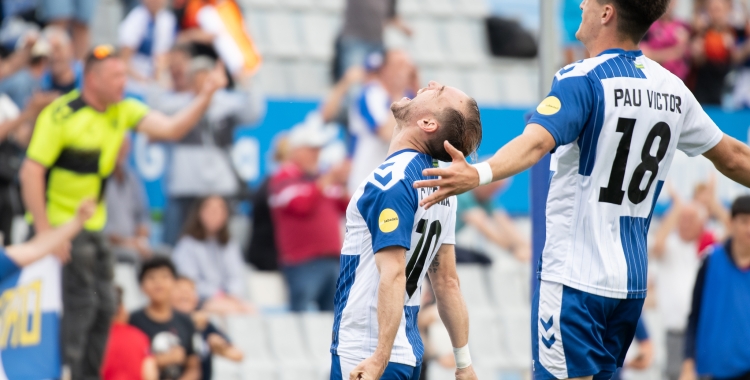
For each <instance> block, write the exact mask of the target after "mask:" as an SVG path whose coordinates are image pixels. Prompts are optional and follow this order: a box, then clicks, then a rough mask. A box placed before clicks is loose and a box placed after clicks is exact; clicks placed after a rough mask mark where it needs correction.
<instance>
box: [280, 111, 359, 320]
mask: <svg viewBox="0 0 750 380" xmlns="http://www.w3.org/2000/svg"><path fill="white" fill-rule="evenodd" d="M288 140H289V145H290V152H289V160H288V162H287V163H286V164H285V165H284V166H282V167H281V168H280V170H279V171H278V172H277V173H276V174H274V175H273V177H271V180H270V183H269V193H270V196H269V200H268V203H269V206H270V208H271V217H272V220H273V223H274V234H275V238H276V246H277V248H278V251H279V263H280V264H281V267H282V270H283V273H284V277H285V278H286V281H287V284H288V288H289V299H290V304H291V308H292V311H295V312H297V311H305V310H307V309H308V307H309V306H310V303H313V302H314V303H316V304H317V306H318V308H319V309H320V310H324V311H333V298H334V295H335V292H336V280H337V279H338V274H339V253H340V252H341V242H342V240H341V232H340V228H339V226H340V222H341V218H342V217H343V215H344V213H345V212H346V207H347V204H348V203H349V197H348V195H347V194H346V191H345V185H346V179H347V177H348V171H347V169H346V166H345V165H343V166H339V167H335V168H333V169H331V170H330V171H329V172H327V173H325V174H323V175H319V169H318V157H319V155H320V150H321V148H322V147H323V146H325V145H326V144H327V142H328V140H330V134H327V133H325V131H324V129H323V128H322V127H321V126H320V125H316V124H314V123H312V122H311V123H307V124H300V125H298V126H295V127H294V128H292V131H291V132H290V133H289V138H288Z"/></svg>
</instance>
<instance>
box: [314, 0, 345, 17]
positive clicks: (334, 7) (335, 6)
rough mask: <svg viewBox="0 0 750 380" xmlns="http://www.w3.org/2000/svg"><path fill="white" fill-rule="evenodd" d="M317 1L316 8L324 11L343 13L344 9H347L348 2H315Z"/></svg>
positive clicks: (331, 0)
mask: <svg viewBox="0 0 750 380" xmlns="http://www.w3.org/2000/svg"><path fill="white" fill-rule="evenodd" d="M314 1H315V7H316V8H318V7H319V8H320V9H322V10H325V11H328V12H332V13H337V14H338V13H341V12H343V11H344V7H346V0H314Z"/></svg>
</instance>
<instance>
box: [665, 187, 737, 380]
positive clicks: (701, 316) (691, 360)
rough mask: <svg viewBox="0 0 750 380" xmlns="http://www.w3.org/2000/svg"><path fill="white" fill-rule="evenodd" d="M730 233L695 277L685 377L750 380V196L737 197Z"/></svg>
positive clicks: (682, 377)
mask: <svg viewBox="0 0 750 380" xmlns="http://www.w3.org/2000/svg"><path fill="white" fill-rule="evenodd" d="M730 234H731V236H732V238H731V239H730V240H729V241H727V242H726V243H723V244H717V245H715V246H713V247H712V249H711V252H709V253H708V254H707V255H706V257H705V259H704V260H703V264H702V265H701V268H700V271H699V272H698V277H697V279H696V280H695V289H694V290H693V300H692V310H691V312H690V318H689V321H688V326H687V333H686V343H685V362H684V363H683V367H682V375H681V376H680V380H695V379H697V378H699V377H700V378H711V379H715V380H728V379H750V346H748V344H747V342H748V341H750V296H749V294H750V293H748V289H750V197H748V196H743V197H740V198H738V199H737V200H735V201H734V204H733V205H732V212H731V228H730Z"/></svg>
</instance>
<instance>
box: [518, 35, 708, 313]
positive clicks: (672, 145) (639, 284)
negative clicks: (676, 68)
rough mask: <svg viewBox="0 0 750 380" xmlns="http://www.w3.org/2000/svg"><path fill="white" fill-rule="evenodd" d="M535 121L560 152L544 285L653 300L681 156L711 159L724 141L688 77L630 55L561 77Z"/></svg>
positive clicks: (573, 68) (579, 66) (576, 67)
mask: <svg viewBox="0 0 750 380" xmlns="http://www.w3.org/2000/svg"><path fill="white" fill-rule="evenodd" d="M529 122H530V123H537V124H540V125H541V126H543V127H544V128H546V129H547V130H548V131H549V132H550V133H551V134H552V136H554V138H555V142H556V143H557V147H556V150H555V152H554V154H553V155H552V162H551V165H550V170H551V174H550V190H549V195H548V197H547V208H546V213H547V222H546V223H547V236H546V243H545V246H544V251H543V254H542V261H541V262H540V268H539V271H540V274H541V278H542V279H543V280H546V281H551V282H558V283H562V284H564V285H567V286H569V287H572V288H575V289H578V290H581V291H584V292H588V293H592V294H596V295H599V296H604V297H611V298H623V299H624V298H644V297H645V296H646V282H647V271H648V268H647V266H648V265H647V261H648V260H647V253H646V250H647V244H646V236H647V233H648V228H649V225H650V222H651V216H652V213H653V209H654V205H655V202H656V199H657V198H658V196H659V192H660V191H661V188H662V184H663V183H664V179H665V178H666V176H667V172H668V171H669V166H670V164H671V163H672V159H673V157H674V153H675V150H676V149H679V150H681V151H683V152H685V153H686V154H687V155H689V156H696V155H700V154H703V153H705V152H706V151H708V150H709V149H711V148H713V147H714V146H716V144H718V143H719V141H721V139H722V137H723V133H722V132H721V130H719V128H718V127H717V126H716V124H715V123H714V122H713V121H711V119H710V118H709V117H708V115H706V113H705V112H704V111H703V109H702V108H701V107H700V105H699V104H698V102H697V101H696V100H695V97H694V96H693V95H692V93H691V92H690V90H688V89H687V87H685V85H684V84H683V83H682V81H681V80H680V79H679V78H677V77H676V76H674V75H673V74H671V73H670V72H668V71H667V70H666V69H664V68H663V67H661V66H660V65H659V64H657V63H656V62H654V61H652V60H650V59H648V58H646V57H644V56H643V54H642V53H641V52H640V51H624V50H621V49H614V50H607V51H605V52H603V53H602V54H601V55H599V56H598V57H594V58H590V59H587V60H583V61H579V62H576V63H574V64H571V65H569V66H567V67H565V68H563V69H562V70H560V71H559V72H558V73H557V75H556V76H555V80H554V82H553V85H552V91H551V92H550V94H549V96H548V97H547V98H546V99H545V100H544V101H542V103H541V104H540V105H539V107H538V108H537V110H536V112H535V113H534V115H533V116H532V117H531V120H530V121H529Z"/></svg>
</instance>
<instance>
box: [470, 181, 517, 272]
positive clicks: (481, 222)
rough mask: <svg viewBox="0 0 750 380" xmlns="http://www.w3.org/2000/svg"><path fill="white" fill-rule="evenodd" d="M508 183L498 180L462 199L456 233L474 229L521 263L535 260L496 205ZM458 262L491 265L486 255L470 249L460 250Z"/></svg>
mask: <svg viewBox="0 0 750 380" xmlns="http://www.w3.org/2000/svg"><path fill="white" fill-rule="evenodd" d="M505 182H506V181H496V182H493V183H491V184H489V185H484V186H480V187H477V188H476V189H474V190H473V191H470V192H468V193H465V194H461V195H459V196H458V209H457V210H456V231H457V232H458V231H460V230H461V229H462V228H464V226H467V225H468V226H472V227H474V228H475V229H476V230H477V231H479V232H480V233H481V234H482V235H483V236H484V238H485V239H487V240H488V241H489V242H492V243H493V244H496V245H497V246H498V247H500V248H502V249H504V250H507V251H508V252H510V253H511V254H513V256H515V258H516V259H517V260H520V261H529V260H530V259H531V245H530V244H529V242H528V241H527V240H526V238H524V237H523V235H522V234H521V233H520V232H519V231H518V229H517V228H516V226H515V225H514V224H513V221H512V220H511V219H510V217H509V216H508V214H506V213H505V211H503V210H499V209H496V208H495V206H494V205H493V204H492V202H493V200H494V198H495V196H496V195H497V193H498V192H499V191H500V189H501V188H502V187H503V186H504V185H505ZM456 260H457V261H458V262H459V263H462V262H464V263H466V262H468V263H471V262H475V263H476V262H479V263H487V264H488V263H489V262H488V261H489V259H488V258H487V257H486V255H485V253H484V252H475V251H473V250H471V249H468V248H466V247H458V246H457V247H456Z"/></svg>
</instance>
